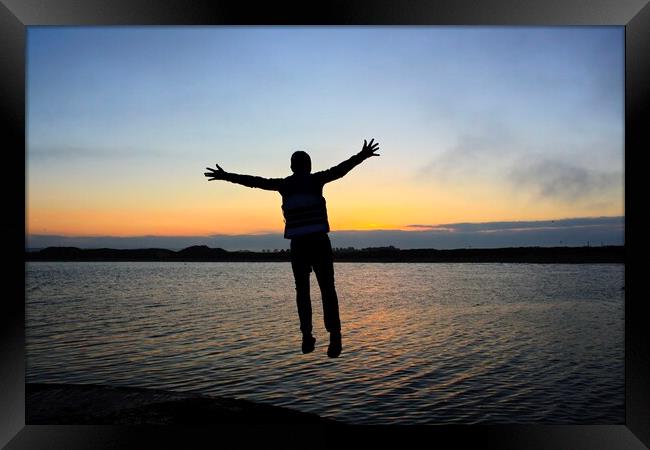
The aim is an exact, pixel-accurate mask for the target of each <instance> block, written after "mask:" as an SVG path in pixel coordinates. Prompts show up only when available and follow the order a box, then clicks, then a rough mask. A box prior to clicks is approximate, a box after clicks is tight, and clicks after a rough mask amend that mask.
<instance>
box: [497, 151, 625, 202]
mask: <svg viewBox="0 0 650 450" xmlns="http://www.w3.org/2000/svg"><path fill="white" fill-rule="evenodd" d="M509 180H510V181H511V182H512V183H513V185H514V187H515V188H517V189H521V188H523V189H529V190H531V191H533V192H534V193H535V194H536V195H538V196H539V197H541V198H545V199H555V200H561V201H566V202H573V201H576V200H583V199H586V198H589V197H592V196H594V195H598V194H603V193H606V192H611V191H612V190H614V189H617V188H621V187H622V185H623V176H622V174H621V173H619V172H614V171H611V172H605V171H600V170H596V169H589V168H586V167H580V166H577V165H574V164H570V163H567V162H564V161H560V160H557V159H542V160H538V161H533V162H530V163H526V164H523V165H519V166H515V167H513V168H512V169H511V170H510V173H509Z"/></svg>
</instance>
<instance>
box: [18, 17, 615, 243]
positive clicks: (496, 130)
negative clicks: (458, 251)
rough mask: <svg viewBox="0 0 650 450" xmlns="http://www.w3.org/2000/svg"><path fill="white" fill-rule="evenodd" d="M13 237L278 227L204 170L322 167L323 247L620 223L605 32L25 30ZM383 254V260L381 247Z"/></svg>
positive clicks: (265, 198)
mask: <svg viewBox="0 0 650 450" xmlns="http://www.w3.org/2000/svg"><path fill="white" fill-rule="evenodd" d="M27 44H28V55H27V56H28V67H27V87H28V93H27V95H28V99H27V106H28V127H27V131H28V144H27V163H28V170H27V191H28V198H27V207H28V213H27V219H28V220H27V221H28V230H27V233H28V234H31V235H60V236H67V237H74V236H85V237H88V236H120V237H137V236H144V235H155V236H179V235H182V236H209V235H220V234H230V235H232V234H237V235H244V234H260V233H267V234H269V233H270V234H273V233H277V232H278V231H279V230H281V227H282V221H281V214H280V212H279V210H280V206H279V204H280V201H279V198H277V195H276V196H273V195H274V194H269V193H261V192H258V191H253V190H246V189H245V188H242V187H239V186H234V185H229V184H228V183H222V184H221V185H217V184H216V183H210V184H207V183H206V182H205V179H204V177H202V172H203V169H204V168H205V167H206V166H208V165H210V166H213V165H214V164H215V163H219V164H220V165H221V166H222V167H224V169H226V170H228V171H234V172H238V173H250V174H255V175H262V176H268V177H279V176H286V175H288V174H289V170H288V165H289V164H288V159H289V155H290V154H291V153H292V152H293V151H295V150H298V149H303V150H307V151H308V152H309V153H310V154H311V156H312V160H313V163H314V168H315V170H320V169H324V168H327V167H329V166H331V165H334V164H336V163H338V162H340V161H341V160H343V159H346V158H347V157H349V156H351V155H352V154H353V153H356V152H357V151H358V150H359V149H360V145H361V143H362V142H363V139H364V138H370V137H375V138H376V139H377V140H378V141H379V142H380V145H381V150H380V153H381V155H382V156H381V157H380V158H373V159H372V160H371V161H369V162H367V163H365V164H364V165H363V166H361V167H359V168H358V169H355V171H354V172H352V173H351V174H350V175H348V177H346V179H344V180H342V181H339V182H337V184H332V186H331V187H329V186H328V187H327V188H326V192H325V195H326V198H327V199H328V205H330V221H331V223H332V225H333V229H335V230H337V231H344V230H355V231H371V230H378V229H382V230H386V229H400V230H407V229H408V226H409V225H412V224H424V225H430V226H438V225H440V224H449V223H463V222H476V223H487V222H502V221H536V220H541V221H544V220H553V219H566V218H576V217H602V216H607V217H619V216H622V215H624V211H623V179H624V178H623V177H624V173H623V163H624V160H623V130H624V128H623V127H624V116H623V114H624V109H623V106H624V104H623V101H624V95H623V94H624V85H623V76H624V59H623V58H624V53H623V50H624V29H623V27H533V28H531V27H348V28H345V27H136V28H134V27H29V30H28V42H27ZM398 246H399V245H398Z"/></svg>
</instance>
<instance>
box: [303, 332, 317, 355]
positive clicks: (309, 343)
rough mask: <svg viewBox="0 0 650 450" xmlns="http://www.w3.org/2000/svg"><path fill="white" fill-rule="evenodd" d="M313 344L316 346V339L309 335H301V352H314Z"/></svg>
mask: <svg viewBox="0 0 650 450" xmlns="http://www.w3.org/2000/svg"><path fill="white" fill-rule="evenodd" d="M314 344H316V338H315V337H314V336H312V335H311V334H303V335H302V352H303V353H311V352H313V351H314Z"/></svg>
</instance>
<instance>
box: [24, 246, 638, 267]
mask: <svg viewBox="0 0 650 450" xmlns="http://www.w3.org/2000/svg"><path fill="white" fill-rule="evenodd" d="M25 261H26V262H32V261H49V262H58V261H61V262H63V261H78V262H93V261H114V262H136V261H142V262H155V261H165V262H289V261H290V252H289V250H279V251H273V252H251V251H227V250H224V249H222V248H210V247H208V246H205V245H201V246H192V247H188V248H185V249H183V250H179V251H174V250H168V249H156V248H153V249H108V248H102V249H80V248H77V247H47V248H45V249H42V250H39V251H34V252H25ZM334 262H336V263H343V262H358V263H365V262H382V263H539V264H594V263H624V262H625V247H624V246H602V247H586V246H585V247H508V248H492V249H454V250H436V249H408V250H402V249H398V248H395V247H371V248H364V249H353V248H347V249H334Z"/></svg>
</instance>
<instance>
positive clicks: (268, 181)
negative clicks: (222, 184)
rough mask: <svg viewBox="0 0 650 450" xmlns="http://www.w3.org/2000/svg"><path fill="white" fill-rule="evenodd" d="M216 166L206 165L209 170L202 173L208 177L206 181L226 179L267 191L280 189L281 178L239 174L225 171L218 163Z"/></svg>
mask: <svg viewBox="0 0 650 450" xmlns="http://www.w3.org/2000/svg"><path fill="white" fill-rule="evenodd" d="M216 166H217V168H216V169H212V168H210V167H206V169H207V170H209V172H205V173H204V174H203V175H205V176H206V177H208V181H213V180H226V181H230V182H231V183H237V184H241V185H243V186H247V187H252V188H259V189H265V190H267V191H277V190H279V189H280V183H281V181H282V178H262V177H254V176H252V175H240V174H238V173H229V172H226V171H225V170H223V169H222V168H221V167H219V164H216Z"/></svg>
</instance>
